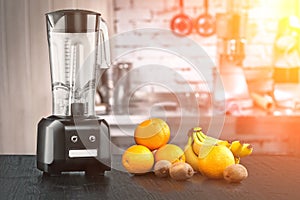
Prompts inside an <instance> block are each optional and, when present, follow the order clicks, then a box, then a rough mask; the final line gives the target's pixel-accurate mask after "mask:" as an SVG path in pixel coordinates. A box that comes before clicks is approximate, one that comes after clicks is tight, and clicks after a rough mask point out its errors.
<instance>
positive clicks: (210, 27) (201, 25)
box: [195, 0, 216, 37]
mask: <svg viewBox="0 0 300 200" xmlns="http://www.w3.org/2000/svg"><path fill="white" fill-rule="evenodd" d="M203 5H204V13H203V14H201V15H199V16H198V17H197V19H196V21H195V22H196V24H195V28H196V31H197V33H198V34H199V35H201V36H203V37H209V36H211V35H213V34H214V33H215V32H216V21H215V18H214V17H213V16H212V15H210V14H209V13H208V0H204V2H203Z"/></svg>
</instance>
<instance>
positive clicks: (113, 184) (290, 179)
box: [0, 155, 300, 200]
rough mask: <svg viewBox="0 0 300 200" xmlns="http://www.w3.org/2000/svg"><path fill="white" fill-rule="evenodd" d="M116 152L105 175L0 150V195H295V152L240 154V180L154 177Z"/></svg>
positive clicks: (298, 163)
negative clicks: (50, 166) (64, 169)
mask: <svg viewBox="0 0 300 200" xmlns="http://www.w3.org/2000/svg"><path fill="white" fill-rule="evenodd" d="M120 161H121V157H120V155H114V156H113V170H112V171H109V172H106V173H105V176H100V177H87V176H84V175H83V174H82V173H71V174H63V175H62V176H54V177H49V176H46V175H43V174H42V172H41V171H39V170H37V168H36V167H35V156H30V155H27V156H24V155H19V156H13V155H11V156H3V155H1V156H0V182H1V187H0V193H1V198H3V199H7V200H10V199H89V200H92V199H113V200H117V199H122V200H123V199H132V200H134V199H137V200H138V199H152V200H156V199H179V200H180V199H203V200H205V199H209V200H211V199H214V200H218V199H232V200H234V199H238V200H240V199H258V200H265V199H272V200H277V199H278V200H281V199H288V200H294V199H295V200H296V199H299V185H300V173H298V169H299V168H300V157H299V156H298V157H294V156H266V155H261V156H257V155H256V156H255V155H251V156H249V157H246V158H243V159H242V163H243V165H245V166H246V167H247V169H248V172H249V177H248V178H247V179H245V180H244V181H243V182H242V183H240V184H228V183H227V182H225V181H224V180H211V179H207V178H205V177H203V176H202V175H200V174H195V175H194V176H193V177H192V178H191V179H189V180H187V181H175V180H172V179H171V178H158V177H155V175H154V174H153V173H148V174H145V175H139V176H134V175H131V174H128V173H126V172H124V171H122V170H116V168H117V169H121V163H120Z"/></svg>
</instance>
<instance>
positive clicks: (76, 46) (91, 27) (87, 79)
mask: <svg viewBox="0 0 300 200" xmlns="http://www.w3.org/2000/svg"><path fill="white" fill-rule="evenodd" d="M46 22H47V34H48V45H49V58H50V67H51V82H52V102H53V106H52V108H53V113H52V115H51V116H48V117H46V118H42V119H41V120H40V122H39V124H38V140H37V168H38V169H40V170H42V171H43V172H44V173H47V174H50V175H51V174H61V173H62V172H69V171H85V172H86V173H87V174H93V175H95V174H96V175H98V174H104V172H105V171H107V170H110V165H111V154H110V130H109V126H108V124H107V122H106V121H105V120H104V119H101V118H100V117H99V116H96V115H95V111H94V106H95V98H94V97H95V89H96V84H97V83H96V77H97V73H98V72H99V71H100V68H108V66H109V65H110V54H109V44H108V31H107V26H106V23H105V22H104V20H103V19H102V18H101V15H100V14H99V13H96V12H92V11H87V10H59V11H54V12H51V13H48V14H46Z"/></svg>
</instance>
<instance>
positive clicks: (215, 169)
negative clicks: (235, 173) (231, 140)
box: [198, 145, 235, 179]
mask: <svg viewBox="0 0 300 200" xmlns="http://www.w3.org/2000/svg"><path fill="white" fill-rule="evenodd" d="M233 164H235V160H234V156H233V154H232V152H231V151H230V150H229V149H228V148H227V147H226V146H222V145H217V146H207V147H205V148H202V149H201V151H200V154H199V157H198V168H199V171H200V172H201V173H202V174H203V175H205V176H207V177H208V178H214V179H218V178H223V171H224V170H225V168H226V167H228V166H229V165H233Z"/></svg>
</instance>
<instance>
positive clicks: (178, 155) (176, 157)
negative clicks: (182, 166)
mask: <svg viewBox="0 0 300 200" xmlns="http://www.w3.org/2000/svg"><path fill="white" fill-rule="evenodd" d="M159 160H168V161H170V162H171V163H175V162H185V155H184V152H183V150H182V149H181V148H180V147H179V146H177V145H175V144H166V145H164V146H162V147H160V148H159V149H158V150H157V151H156V152H155V162H157V161H159Z"/></svg>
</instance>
